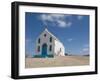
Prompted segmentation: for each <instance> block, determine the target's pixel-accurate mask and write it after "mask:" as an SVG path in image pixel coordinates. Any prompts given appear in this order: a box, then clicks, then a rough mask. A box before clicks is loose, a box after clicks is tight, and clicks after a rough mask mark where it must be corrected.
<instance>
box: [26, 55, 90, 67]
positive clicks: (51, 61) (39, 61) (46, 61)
mask: <svg viewBox="0 0 100 81" xmlns="http://www.w3.org/2000/svg"><path fill="white" fill-rule="evenodd" d="M83 65H89V56H56V57H54V58H26V59H25V68H38V67H60V66H83Z"/></svg>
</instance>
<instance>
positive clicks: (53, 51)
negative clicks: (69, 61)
mask: <svg viewBox="0 0 100 81" xmlns="http://www.w3.org/2000/svg"><path fill="white" fill-rule="evenodd" d="M35 48H36V49H35V51H36V53H35V55H34V56H35V57H43V58H45V57H54V56H65V48H64V45H63V44H62V42H60V40H59V39H58V38H56V37H55V36H54V35H53V34H52V33H51V32H49V31H48V29H47V28H45V30H44V31H43V32H42V33H41V34H40V35H39V36H38V37H37V39H36V47H35Z"/></svg>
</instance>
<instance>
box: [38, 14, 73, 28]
mask: <svg viewBox="0 0 100 81" xmlns="http://www.w3.org/2000/svg"><path fill="white" fill-rule="evenodd" d="M70 16H71V15H62V14H42V15H40V18H41V20H42V21H43V23H44V24H47V21H48V22H50V23H51V24H55V25H57V27H62V28H64V27H70V26H71V25H72V22H69V21H66V19H67V18H68V17H70Z"/></svg>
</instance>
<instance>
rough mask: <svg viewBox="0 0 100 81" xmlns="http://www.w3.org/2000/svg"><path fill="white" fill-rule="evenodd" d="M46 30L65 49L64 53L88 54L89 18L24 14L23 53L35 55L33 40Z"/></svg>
mask: <svg viewBox="0 0 100 81" xmlns="http://www.w3.org/2000/svg"><path fill="white" fill-rule="evenodd" d="M45 28H47V29H48V30H49V31H50V32H51V33H52V34H54V35H55V36H56V37H57V38H58V39H59V40H60V41H61V42H62V43H63V44H64V47H65V51H66V53H69V54H73V55H84V54H89V16H88V15H72V14H51V13H31V12H26V13H25V52H26V54H29V55H33V54H34V53H35V40H36V38H37V37H38V36H39V34H40V33H41V32H42V31H43V30H44V29H45Z"/></svg>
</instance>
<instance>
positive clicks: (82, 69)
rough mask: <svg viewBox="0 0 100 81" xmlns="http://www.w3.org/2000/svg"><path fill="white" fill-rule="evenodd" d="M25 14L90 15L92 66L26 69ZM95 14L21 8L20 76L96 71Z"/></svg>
mask: <svg viewBox="0 0 100 81" xmlns="http://www.w3.org/2000/svg"><path fill="white" fill-rule="evenodd" d="M25 12H37V13H60V14H70V13H71V14H80V15H81V14H82V15H83V14H84V15H90V40H91V41H90V65H87V66H73V67H52V68H31V69H25ZM94 20H95V12H94V10H85V9H82V10H81V9H71V8H70V9H69V8H52V7H51V8H50V7H49V8H48V7H37V6H32V7H31V6H20V7H19V75H20V76H21V75H37V74H53V73H73V72H86V71H95V67H94V66H95V47H94V46H95V44H94V42H95V23H94V22H95V21H94Z"/></svg>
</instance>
